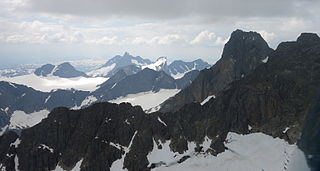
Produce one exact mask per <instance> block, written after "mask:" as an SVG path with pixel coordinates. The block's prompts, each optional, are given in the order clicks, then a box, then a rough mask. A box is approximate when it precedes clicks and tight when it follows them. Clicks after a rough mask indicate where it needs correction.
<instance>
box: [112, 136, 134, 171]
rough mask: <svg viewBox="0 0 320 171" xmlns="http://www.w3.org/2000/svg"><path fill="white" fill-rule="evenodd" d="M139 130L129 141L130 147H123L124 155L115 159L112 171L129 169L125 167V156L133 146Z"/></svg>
mask: <svg viewBox="0 0 320 171" xmlns="http://www.w3.org/2000/svg"><path fill="white" fill-rule="evenodd" d="M137 133H138V131H136V132H134V134H133V136H132V138H131V141H130V143H129V146H128V147H123V148H124V151H125V153H124V154H123V155H122V157H121V159H118V160H116V161H114V162H113V163H112V165H111V167H110V171H119V170H127V169H123V162H124V158H125V156H126V155H127V154H128V153H129V150H130V148H131V145H132V142H133V140H134V138H135V137H136V135H137Z"/></svg>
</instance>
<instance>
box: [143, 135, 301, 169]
mask: <svg viewBox="0 0 320 171" xmlns="http://www.w3.org/2000/svg"><path fill="white" fill-rule="evenodd" d="M210 143H211V142H210V140H209V139H208V138H207V137H206V138H205V141H204V143H203V146H205V147H206V148H210V146H209V145H210ZM154 144H155V142H154ZM188 145H189V146H192V144H190V143H188ZM225 146H226V147H228V149H229V150H226V151H225V152H222V153H220V154H218V155H217V156H216V157H215V156H212V155H209V154H196V153H194V149H189V150H188V151H187V152H185V153H184V154H183V155H180V157H181V156H184V155H187V154H189V155H190V154H191V155H190V156H191V158H189V159H187V160H186V161H184V162H183V163H181V164H177V163H175V161H176V160H177V159H179V157H174V153H173V152H171V150H170V148H169V141H167V142H166V143H164V144H163V145H162V147H163V149H162V150H159V149H157V146H155V147H154V149H153V151H152V152H151V153H149V155H148V160H149V161H150V163H159V162H161V161H163V162H164V163H166V164H164V165H162V166H159V167H157V168H155V169H154V170H161V171H176V170H183V171H194V170H197V171H211V170H222V171H223V170H228V171H262V170H264V171H284V170H285V167H287V164H289V168H290V163H291V162H293V158H294V157H293V156H295V152H294V151H295V150H296V149H297V146H296V145H289V144H288V143H287V142H285V141H284V140H282V139H279V138H273V137H271V136H268V135H265V134H263V133H252V134H248V135H240V134H236V133H229V134H228V136H227V141H226V142H225ZM178 155H179V154H178ZM300 170H301V169H300ZM289 171H296V170H289ZM301 171H302V170H301Z"/></svg>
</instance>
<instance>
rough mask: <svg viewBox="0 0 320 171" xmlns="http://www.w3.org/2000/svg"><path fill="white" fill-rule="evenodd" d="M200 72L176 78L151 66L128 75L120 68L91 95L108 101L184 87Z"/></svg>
mask: <svg viewBox="0 0 320 171" xmlns="http://www.w3.org/2000/svg"><path fill="white" fill-rule="evenodd" d="M198 74H199V71H197V70H194V71H191V72H189V73H187V74H185V76H184V77H182V78H180V79H177V80H175V79H173V78H172V77H171V76H169V75H168V74H166V73H165V72H164V71H154V70H152V69H149V68H145V69H144V70H142V71H140V72H138V73H136V74H133V75H128V74H126V73H125V72H124V71H123V70H120V71H119V72H117V73H116V74H115V75H114V76H112V77H111V78H110V79H109V80H107V81H106V82H105V83H103V84H101V85H100V87H99V88H98V89H97V90H95V91H94V92H92V93H91V95H93V96H95V97H96V98H97V99H98V101H108V100H112V99H115V98H117V97H121V96H126V95H128V94H135V93H140V92H147V91H154V92H157V91H159V90H160V89H183V88H185V87H186V86H188V85H190V84H191V83H192V81H193V80H194V79H196V77H197V76H198Z"/></svg>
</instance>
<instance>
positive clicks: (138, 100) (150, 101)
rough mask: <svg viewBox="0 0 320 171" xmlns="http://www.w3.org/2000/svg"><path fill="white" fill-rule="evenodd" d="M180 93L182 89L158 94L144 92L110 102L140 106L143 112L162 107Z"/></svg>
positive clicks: (166, 90) (163, 91)
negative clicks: (161, 105) (163, 103)
mask: <svg viewBox="0 0 320 171" xmlns="http://www.w3.org/2000/svg"><path fill="white" fill-rule="evenodd" d="M179 91H180V89H161V90H160V91H158V92H152V91H148V92H142V93H137V94H129V95H127V96H125V97H119V98H117V99H114V100H110V101H109V102H111V103H118V104H119V103H122V102H129V103H131V104H132V105H140V106H141V107H142V109H143V110H147V109H150V108H153V107H156V106H158V105H160V104H161V103H162V102H164V101H165V100H167V99H168V98H169V97H171V96H174V95H175V94H177V93H178V92H179Z"/></svg>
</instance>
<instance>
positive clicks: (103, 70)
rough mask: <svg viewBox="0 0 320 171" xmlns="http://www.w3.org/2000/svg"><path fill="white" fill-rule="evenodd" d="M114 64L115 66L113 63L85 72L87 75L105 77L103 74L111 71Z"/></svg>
mask: <svg viewBox="0 0 320 171" xmlns="http://www.w3.org/2000/svg"><path fill="white" fill-rule="evenodd" d="M115 66H116V64H115V63H113V64H112V65H110V66H106V67H102V68H99V69H97V70H93V71H90V72H87V73H86V74H87V75H89V76H92V77H105V76H107V75H108V73H109V72H110V71H112V70H113V69H114V67H115Z"/></svg>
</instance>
